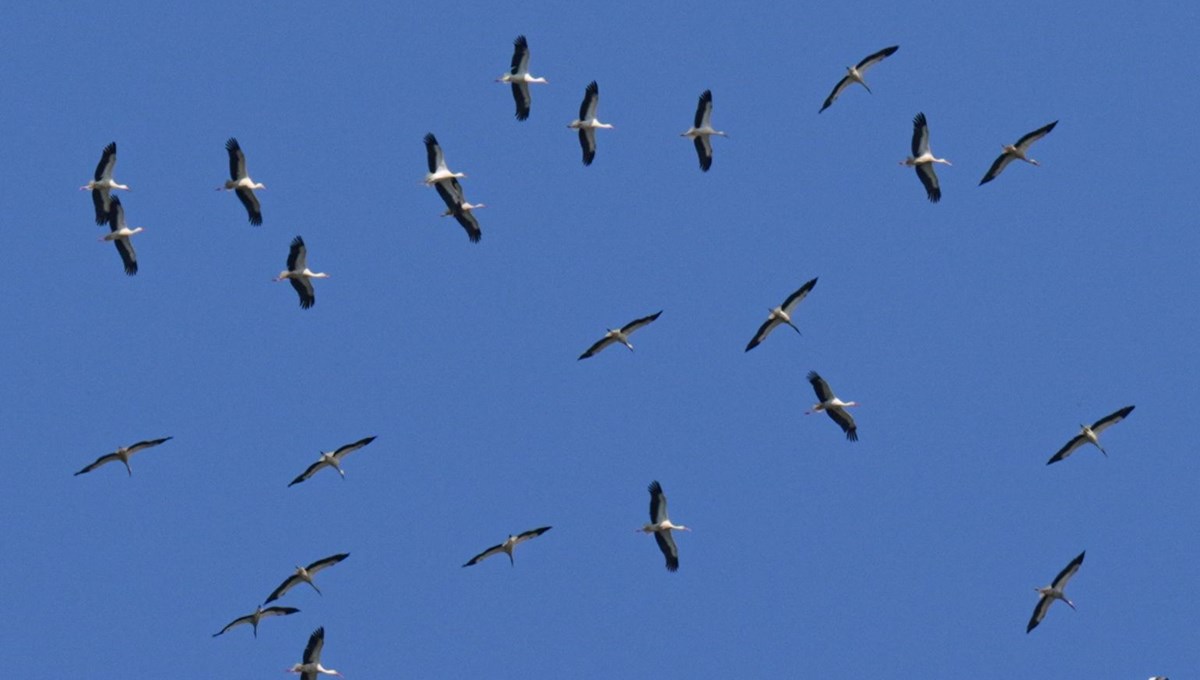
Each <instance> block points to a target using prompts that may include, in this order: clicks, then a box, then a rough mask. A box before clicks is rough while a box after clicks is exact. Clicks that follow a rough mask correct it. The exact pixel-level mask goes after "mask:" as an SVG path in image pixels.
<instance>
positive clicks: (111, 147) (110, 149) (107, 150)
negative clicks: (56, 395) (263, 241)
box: [104, 121, 1058, 155]
mask: <svg viewBox="0 0 1200 680" xmlns="http://www.w3.org/2000/svg"><path fill="white" fill-rule="evenodd" d="M1054 122H1055V123H1057V122H1058V121H1054ZM116 152H117V143H116V142H109V143H108V146H106V147H104V154H105V155H108V154H114V153H116Z"/></svg>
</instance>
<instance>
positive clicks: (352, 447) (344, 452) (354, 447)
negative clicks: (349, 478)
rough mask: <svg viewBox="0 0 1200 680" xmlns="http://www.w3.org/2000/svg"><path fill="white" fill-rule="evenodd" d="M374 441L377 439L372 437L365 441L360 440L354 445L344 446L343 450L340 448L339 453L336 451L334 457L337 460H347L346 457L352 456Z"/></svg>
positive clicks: (366, 438)
mask: <svg viewBox="0 0 1200 680" xmlns="http://www.w3.org/2000/svg"><path fill="white" fill-rule="evenodd" d="M373 441H375V437H373V436H372V437H365V438H363V439H360V440H358V441H356V442H354V443H353V444H346V445H345V446H342V447H341V448H339V449H338V450H337V451H334V452H333V457H334V458H337V459H338V460H341V459H343V458H345V457H346V456H348V455H350V454H351V453H354V452H355V451H357V450H359V449H361V448H362V447H364V446H366V445H367V444H370V443H371V442H373Z"/></svg>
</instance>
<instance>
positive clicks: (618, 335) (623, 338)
mask: <svg viewBox="0 0 1200 680" xmlns="http://www.w3.org/2000/svg"><path fill="white" fill-rule="evenodd" d="M661 314H662V310H661V309H660V310H659V311H657V312H655V313H654V314H651V315H650V316H643V317H642V318H640V319H634V320H633V321H630V322H629V323H627V324H625V325H624V326H621V328H620V329H619V330H617V329H612V328H610V329H608V332H607V333H605V334H604V337H603V338H600V339H599V340H597V341H596V343H595V344H594V345H592V346H591V347H589V348H587V351H586V352H584V353H583V354H580V355H579V359H580V360H583V359H587V358H588V357H590V356H593V355H595V354H597V353H599V352H600V350H602V349H604V348H605V347H608V346H609V345H611V344H613V343H614V342H619V343H621V344H622V345H625V346H626V347H628V348H629V351H630V352H632V351H633V345H632V344H630V342H629V336H630V334H632V333H633V332H634V331H636V330H637V329H639V328H641V327H642V326H646V325H648V324H650V322H652V321H654V320H655V319H657V318H658V317H659V315H661Z"/></svg>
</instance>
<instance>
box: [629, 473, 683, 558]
mask: <svg viewBox="0 0 1200 680" xmlns="http://www.w3.org/2000/svg"><path fill="white" fill-rule="evenodd" d="M647 489H648V490H649V491H650V522H649V523H648V524H646V525H645V526H643V527H642V528H641V529H636V530H635V531H641V532H643V533H647V534H654V542H655V543H658V549H659V550H661V551H662V554H663V557H665V558H666V559H667V571H676V570H678V569H679V548H677V547H675V539H674V538H672V537H671V532H672V531H691V529H689V528H687V527H685V526H683V525H682V524H672V523H671V519H670V518H669V517H667V495H666V494H665V493H663V489H662V485H661V484H659V483H658V481H657V480H655V481H653V482H650V486H649V487H647Z"/></svg>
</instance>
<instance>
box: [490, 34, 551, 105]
mask: <svg viewBox="0 0 1200 680" xmlns="http://www.w3.org/2000/svg"><path fill="white" fill-rule="evenodd" d="M496 82H497V83H511V84H512V93H513V100H514V101H516V103H517V120H525V119H527V118H529V106H530V104H531V103H532V101H533V100H532V98H531V97H530V95H529V86H530V84H532V83H538V84H540V85H545V84H547V81H546V79H545V78H535V77H534V76H532V75H530V74H529V41H527V40H525V36H523V35H518V36H517V39H516V40H514V41H513V56H512V66H510V67H509V69H508V73H505V74H504V75H502V76H500V77H499V78H497V79H496Z"/></svg>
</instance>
